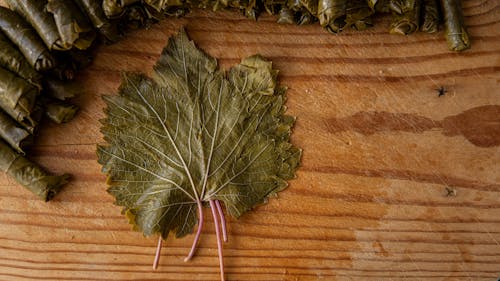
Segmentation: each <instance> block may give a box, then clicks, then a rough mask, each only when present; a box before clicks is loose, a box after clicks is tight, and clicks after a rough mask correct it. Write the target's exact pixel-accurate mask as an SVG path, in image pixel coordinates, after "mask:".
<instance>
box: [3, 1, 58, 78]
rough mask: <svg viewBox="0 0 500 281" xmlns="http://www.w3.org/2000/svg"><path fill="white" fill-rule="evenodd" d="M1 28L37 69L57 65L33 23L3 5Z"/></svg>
mask: <svg viewBox="0 0 500 281" xmlns="http://www.w3.org/2000/svg"><path fill="white" fill-rule="evenodd" d="M0 30H1V31H2V32H3V33H4V34H5V35H6V36H7V37H8V38H9V39H10V41H12V43H14V45H16V46H17V47H18V48H19V50H20V51H21V53H23V55H24V57H25V58H26V60H27V61H28V62H29V64H30V65H31V66H32V67H34V68H35V70H37V71H43V70H48V69H51V68H53V67H54V66H55V65H56V62H55V60H54V57H52V55H51V54H50V52H49V50H48V49H47V47H46V46H45V45H44V44H43V41H42V40H41V39H40V37H39V36H38V34H37V33H36V31H35V30H34V29H33V28H32V27H31V25H30V24H29V23H28V22H26V20H24V19H23V18H22V17H21V16H20V15H18V14H17V13H16V12H14V11H12V10H10V9H8V8H5V7H2V6H0Z"/></svg>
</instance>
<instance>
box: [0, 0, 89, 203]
mask: <svg viewBox="0 0 500 281" xmlns="http://www.w3.org/2000/svg"><path fill="white" fill-rule="evenodd" d="M7 2H8V3H9V5H10V7H11V9H8V8H6V7H0V170H1V171H3V172H5V173H6V174H8V175H10V176H11V177H12V178H14V179H15V180H16V181H17V182H18V183H20V184H21V185H22V186H24V187H26V188H27V189H28V190H30V191H32V192H33V193H35V194H36V195H37V196H39V197H40V198H41V199H43V200H45V201H48V200H50V199H52V198H53V197H54V195H56V193H57V192H58V191H59V190H60V189H61V187H62V186H63V185H64V184H66V182H67V180H68V177H69V176H68V175H66V174H64V175H61V176H53V175H49V174H48V173H47V172H46V171H44V170H43V169H42V168H41V167H39V166H38V165H37V164H36V163H34V162H32V161H30V160H28V159H27V158H26V153H25V148H26V147H27V146H29V145H30V144H32V143H33V140H34V136H35V135H36V133H37V131H38V128H39V124H40V122H41V119H42V118H43V116H44V115H45V116H46V117H48V118H49V119H50V120H52V121H54V122H56V123H63V122H68V121H70V120H71V119H72V118H73V116H74V115H75V113H76V112H77V110H78V108H77V107H76V106H75V105H72V104H70V103H68V101H67V98H71V97H73V96H75V93H76V92H78V90H77V89H76V87H75V86H73V85H72V83H71V82H70V81H68V80H71V79H72V78H73V76H74V75H73V73H74V72H75V71H76V70H77V68H78V67H79V65H80V64H81V63H80V62H81V59H77V58H78V57H79V56H81V55H79V52H81V50H85V49H88V48H89V47H90V46H91V45H92V43H93V41H94V38H95V35H96V33H95V30H94V28H93V26H92V25H91V24H90V21H89V20H88V19H87V16H86V15H85V14H84V13H83V12H82V11H80V9H79V8H78V6H77V5H76V4H75V3H73V2H72V1H52V0H49V1H38V0H36V1H29V0H9V1H7ZM70 10H71V11H73V12H71V13H70V12H68V11H70Z"/></svg>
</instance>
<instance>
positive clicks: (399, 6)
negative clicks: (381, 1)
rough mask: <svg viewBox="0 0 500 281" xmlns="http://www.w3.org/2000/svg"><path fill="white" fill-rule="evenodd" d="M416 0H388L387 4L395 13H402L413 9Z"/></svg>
mask: <svg viewBox="0 0 500 281" xmlns="http://www.w3.org/2000/svg"><path fill="white" fill-rule="evenodd" d="M416 2H417V0H389V3H388V6H389V9H391V11H393V12H394V13H396V14H400V15H401V14H404V13H406V12H409V11H411V10H413V9H415V6H416V5H417V3H416Z"/></svg>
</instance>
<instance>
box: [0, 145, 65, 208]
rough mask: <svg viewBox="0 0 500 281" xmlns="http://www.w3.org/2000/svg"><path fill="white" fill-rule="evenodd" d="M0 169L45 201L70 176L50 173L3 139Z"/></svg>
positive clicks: (52, 195)
mask: <svg viewBox="0 0 500 281" xmlns="http://www.w3.org/2000/svg"><path fill="white" fill-rule="evenodd" d="M0 171H3V172H5V173H7V175H9V176H11V177H12V178H13V179H15V180H16V181H17V182H18V183H19V184H21V185H22V186H24V187H25V188H27V189H28V190H29V191H31V192H33V193H34V194H35V195H37V196H38V197H39V198H41V199H42V200H44V201H49V200H51V199H52V198H53V197H54V196H55V195H56V194H57V193H58V192H59V191H60V190H61V188H62V187H63V185H65V184H66V183H67V182H68V180H69V177H70V176H69V175H68V174H64V175H61V176H52V175H49V174H48V173H47V172H46V171H44V170H43V169H42V168H41V167H40V166H38V165H37V164H36V163H33V162H31V161H30V160H28V159H27V158H25V157H24V156H22V155H21V154H19V153H17V152H15V151H14V150H13V149H12V148H10V147H9V145H7V144H6V143H5V142H3V141H0Z"/></svg>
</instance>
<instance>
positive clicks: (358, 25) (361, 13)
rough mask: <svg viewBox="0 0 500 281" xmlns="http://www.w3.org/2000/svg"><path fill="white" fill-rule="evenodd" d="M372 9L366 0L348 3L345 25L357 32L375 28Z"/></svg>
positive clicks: (355, 0)
mask: <svg viewBox="0 0 500 281" xmlns="http://www.w3.org/2000/svg"><path fill="white" fill-rule="evenodd" d="M372 14H373V11H372V9H370V6H368V3H367V2H366V1H365V0H352V1H347V8H346V18H345V25H346V26H350V27H352V28H354V29H356V30H365V29H366V28H368V27H370V26H373V23H372V19H371V15H372Z"/></svg>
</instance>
